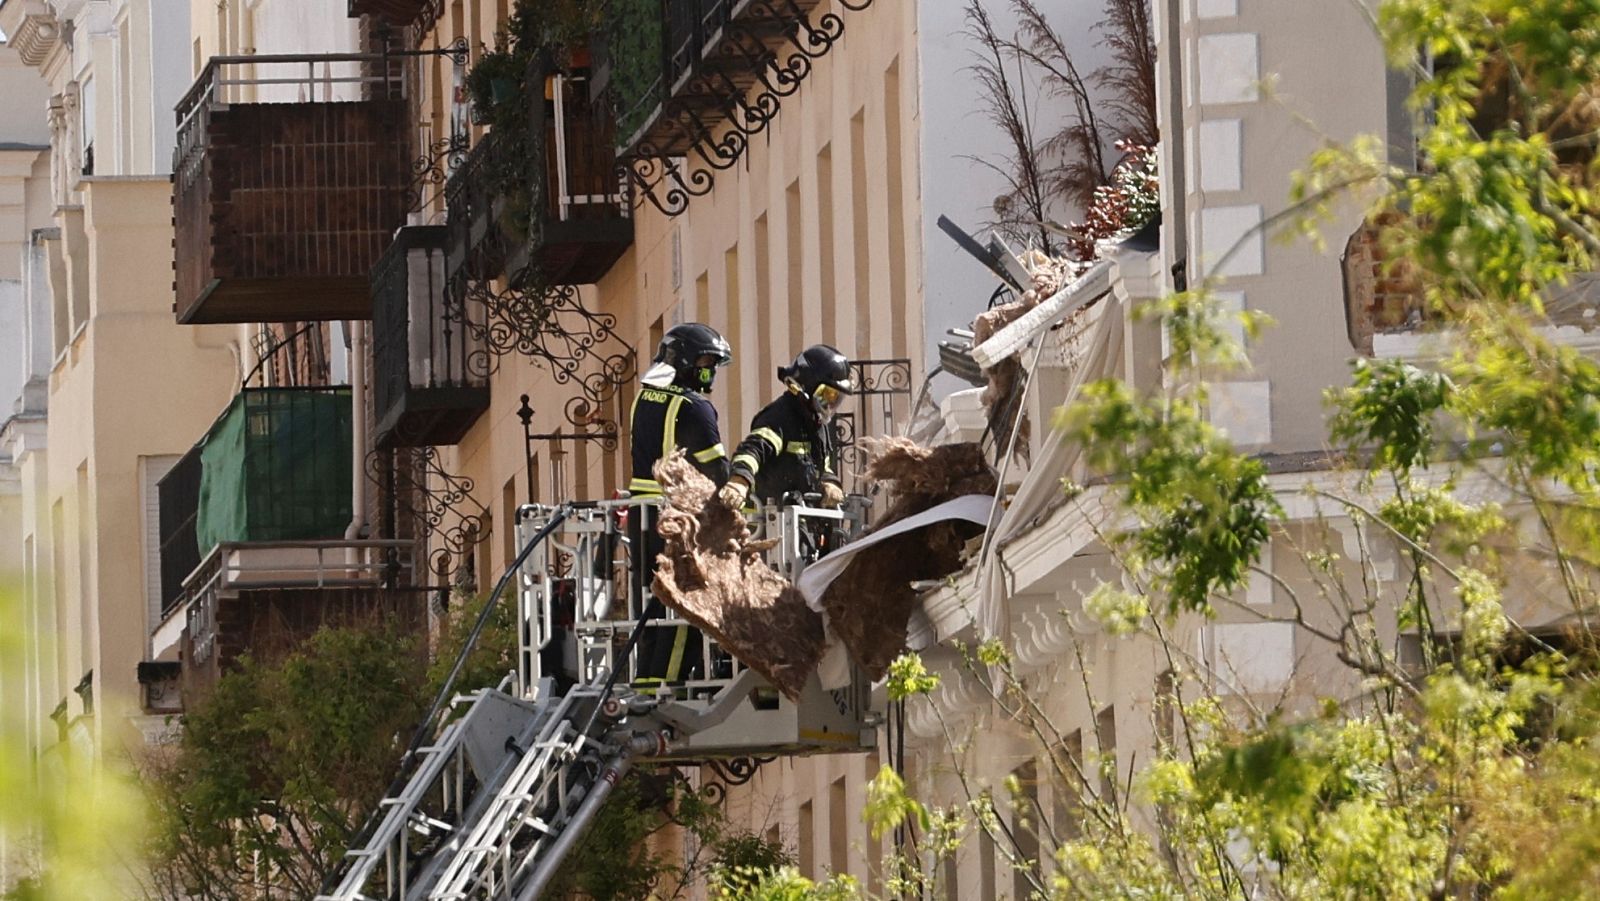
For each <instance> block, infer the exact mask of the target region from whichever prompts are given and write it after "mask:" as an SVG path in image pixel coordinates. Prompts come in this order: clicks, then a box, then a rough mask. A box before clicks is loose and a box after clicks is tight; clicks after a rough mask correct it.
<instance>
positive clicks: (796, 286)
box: [783, 178, 816, 348]
mask: <svg viewBox="0 0 1600 901" xmlns="http://www.w3.org/2000/svg"><path fill="white" fill-rule="evenodd" d="M783 217H784V227H783V230H784V232H785V233H786V234H785V235H784V241H785V243H786V244H787V245H788V248H787V251H786V256H787V257H788V258H787V259H786V260H785V261H784V264H785V265H784V268H785V269H786V270H788V272H787V275H788V279H787V281H788V284H787V286H786V290H785V292H784V294H785V296H784V303H785V304H787V305H788V307H789V346H790V347H792V348H799V347H802V346H805V345H809V344H812V343H814V342H812V341H811V339H810V338H807V337H806V336H805V329H806V323H807V320H810V322H811V324H812V327H813V328H815V327H816V318H815V317H814V316H807V315H806V313H807V312H808V311H810V310H813V309H814V307H812V305H810V304H808V303H806V296H805V247H804V239H803V237H802V235H803V234H804V232H803V231H802V228H803V225H802V217H801V210H800V179H798V178H797V179H795V180H794V181H792V182H790V183H789V188H788V190H786V191H784V192H783Z"/></svg>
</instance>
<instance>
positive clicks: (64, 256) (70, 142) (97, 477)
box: [8, 0, 238, 750]
mask: <svg viewBox="0 0 1600 901" xmlns="http://www.w3.org/2000/svg"><path fill="white" fill-rule="evenodd" d="M151 2H152V0H126V2H123V3H117V4H104V5H101V4H95V5H92V6H90V7H83V8H82V9H81V10H80V11H79V14H80V15H81V19H79V20H76V21H75V24H76V26H77V34H78V36H79V39H78V40H77V41H75V42H74V47H73V48H72V49H71V50H70V51H69V49H68V48H67V47H66V46H65V45H64V44H61V45H58V46H57V47H56V48H55V49H54V51H53V52H52V54H51V55H50V56H49V57H48V58H46V59H44V60H43V61H42V62H41V63H40V65H39V67H38V70H37V71H36V72H35V73H34V74H35V76H36V77H37V76H38V74H39V73H43V74H44V76H45V79H46V81H47V82H48V88H47V90H48V91H49V92H50V93H53V94H56V95H69V94H70V93H71V91H72V84H73V83H74V82H78V83H81V82H82V80H83V79H85V78H86V77H91V76H92V77H93V78H94V80H95V83H96V85H97V87H96V97H95V114H94V116H93V119H94V122H95V146H96V151H97V152H96V160H95V162H96V172H97V173H99V174H97V175H94V176H92V177H88V178H84V179H81V180H78V181H75V182H71V183H66V184H63V185H62V186H61V190H60V191H57V192H45V191H42V190H34V191H30V192H28V198H29V199H28V218H29V222H28V225H29V229H28V230H29V232H30V233H31V232H32V230H33V229H35V228H40V227H46V226H54V227H56V228H59V229H60V231H61V238H60V239H59V240H57V241H55V242H52V246H53V247H55V248H56V250H55V253H57V255H58V256H57V259H56V260H55V262H54V263H53V264H52V266H51V269H52V273H51V276H50V278H49V279H48V281H47V282H46V283H44V284H42V285H41V286H40V287H41V288H42V289H43V290H47V291H50V292H53V293H55V294H56V295H57V299H56V301H55V302H56V303H58V304H61V305H63V307H64V309H67V310H68V311H69V314H68V315H67V317H66V319H65V322H66V324H67V326H68V329H69V334H66V335H57V336H56V339H55V342H54V343H55V344H56V345H58V346H60V348H61V350H60V352H59V353H58V354H56V355H55V357H54V360H53V365H52V366H51V368H50V372H49V380H48V386H49V387H48V402H49V416H48V419H47V421H45V422H43V423H39V422H34V423H31V424H30V425H29V427H28V430H26V431H25V432H23V431H20V430H16V429H14V430H13V432H8V439H9V440H10V441H11V448H12V451H13V453H14V454H15V453H16V452H17V448H19V447H20V448H22V450H23V454H22V455H21V456H19V457H18V458H17V463H18V470H19V473H20V480H21V485H22V492H21V504H20V506H21V508H22V509H21V512H20V516H19V517H18V519H19V521H20V523H21V528H20V530H19V532H20V538H21V540H22V541H24V542H27V541H28V539H30V538H31V539H32V544H31V547H32V553H31V557H30V558H29V559H28V560H27V561H25V564H24V570H25V572H26V573H27V574H28V577H29V578H28V582H29V584H28V585H27V586H26V595H27V597H26V603H27V605H28V617H29V620H30V623H31V624H32V625H33V627H34V629H35V630H36V631H37V632H39V633H41V634H43V635H45V636H48V637H49V638H52V639H55V640H56V644H55V645H54V646H53V647H52V646H51V645H49V644H46V643H42V642H41V643H40V644H38V645H36V646H35V647H33V648H32V649H31V651H30V653H31V654H32V655H33V667H32V669H33V675H32V677H31V681H30V683H29V686H28V692H29V694H30V697H29V699H28V702H27V706H28V716H29V721H30V732H31V734H32V737H33V738H34V740H36V741H37V742H38V745H39V746H40V748H41V750H43V749H44V748H47V747H48V746H49V745H50V744H52V743H53V742H54V741H55V725H54V724H53V723H51V722H49V721H48V719H47V716H48V714H49V712H50V711H51V710H53V709H54V708H55V706H56V705H57V703H58V702H60V701H61V700H62V699H67V700H68V701H69V703H68V706H67V710H68V714H69V716H72V717H77V716H78V715H79V714H81V712H82V705H81V702H80V700H79V698H78V697H77V696H76V695H74V694H73V693H72V689H73V687H75V686H76V685H77V684H78V681H79V679H80V678H81V677H82V676H83V674H84V673H86V672H89V671H91V670H92V671H93V673H94V695H95V700H96V710H97V714H98V715H97V716H96V717H95V719H94V720H93V721H92V722H90V723H89V725H88V732H89V735H90V736H91V738H92V739H93V740H94V741H95V744H96V746H97V747H98V748H101V749H105V748H112V747H117V746H118V745H120V744H121V743H122V742H123V741H124V740H130V739H132V738H133V737H134V736H135V733H134V732H133V731H132V730H131V729H129V728H128V726H127V722H126V720H125V719H124V717H125V715H127V714H130V713H135V712H137V698H138V691H137V683H136V679H135V666H136V665H137V663H138V662H139V661H140V660H142V659H143V658H144V656H145V654H146V644H147V640H148V635H149V632H150V628H151V626H152V625H153V624H150V623H146V622H145V619H146V608H147V604H146V598H145V587H144V586H145V585H146V584H147V578H146V576H147V574H146V573H145V571H144V569H145V563H144V560H145V552H146V549H145V548H144V546H143V542H144V540H145V539H144V525H145V523H144V512H143V508H142V505H141V485H140V479H139V475H140V461H141V459H142V458H144V457H146V456H152V455H174V454H180V453H182V452H184V451H185V450H187V449H188V447H189V446H191V445H192V444H193V442H194V440H195V438H196V437H197V436H198V435H199V434H201V433H202V431H203V430H204V428H205V426H206V425H207V424H208V423H209V422H210V421H211V419H212V418H213V417H214V416H215V415H216V412H217V410H219V409H221V407H222V406H223V404H225V403H226V402H227V399H228V398H229V397H231V395H232V393H233V391H234V388H235V386H236V384H237V375H236V373H237V368H238V364H237V360H236V356H235V353H234V352H233V351H232V350H231V349H230V348H229V346H228V343H227V338H228V333H227V330H225V329H221V328H218V327H205V328H199V329H193V328H178V327H177V326H175V325H174V323H173V321H172V270H171V253H172V250H171V248H172V226H171V215H172V214H171V184H170V181H169V179H168V176H167V175H166V174H165V173H166V171H167V170H168V167H169V166H170V146H171V139H170V133H171V131H172V129H173V120H172V119H171V110H170V102H171V100H172V99H174V98H175V97H176V95H177V94H179V93H181V91H182V90H183V89H186V88H187V82H186V81H185V82H182V83H181V84H179V83H177V82H176V80H175V78H174V77H173V76H172V74H171V72H170V71H169V69H170V67H162V66H159V65H156V64H155V61H154V60H153V59H152V56H153V55H166V56H170V53H171V48H170V47H168V45H169V44H171V43H172V42H173V41H174V40H181V38H182V35H181V34H180V35H174V34H173V33H172V32H171V31H170V30H163V29H162V28H160V27H158V26H160V25H162V24H166V25H171V24H172V23H173V21H175V20H177V19H181V18H182V17H181V16H175V15H174V9H173V7H172V6H171V5H170V4H168V5H165V6H163V7H162V8H161V9H159V10H157V9H154V8H153V7H152V6H151ZM157 19H159V20H160V21H159V22H158V21H157ZM179 77H184V75H183V73H180V74H179ZM123 91H125V92H127V94H128V96H119V92H123ZM31 106H32V108H33V111H34V113H35V114H36V115H38V116H39V117H41V119H42V118H43V117H44V115H45V105H44V103H43V102H42V101H40V102H36V103H34V104H31ZM78 123H79V119H78V118H77V117H76V116H75V114H74V113H73V112H72V110H71V109H70V108H69V109H68V110H67V115H66V116H65V119H64V122H63V127H62V128H61V129H60V130H58V131H56V132H54V133H52V134H51V138H52V140H53V142H54V143H55V145H56V146H55V148H54V149H53V150H52V155H53V156H55V157H57V158H58V159H60V158H61V157H62V156H63V155H67V156H70V155H72V154H74V153H76V151H77V148H78V143H79V142H78V139H77V137H76V130H77V128H78ZM163 145H164V146H165V147H167V148H168V150H167V151H166V152H161V148H162V147H163ZM53 168H54V169H55V171H56V172H57V173H60V172H63V171H66V172H69V173H70V172H72V171H74V170H73V167H72V166H67V165H57V166H55V167H53ZM36 171H37V170H36ZM130 172H131V173H134V174H126V173H130ZM138 173H146V174H138ZM151 173H153V174H151ZM37 181H38V180H37V179H35V182H36V183H37ZM62 200H66V201H68V203H67V205H64V206H55V207H53V208H52V205H54V204H58V203H60V202H61V201H62ZM40 325H42V326H43V327H44V328H50V323H49V321H48V320H46V321H45V322H43V323H40ZM19 436H20V437H19ZM46 447H49V448H51V449H53V450H54V453H49V452H47V451H46V450H45V448H46ZM58 538H59V540H57V539H58ZM10 544H14V542H11V543H8V549H9V546H10Z"/></svg>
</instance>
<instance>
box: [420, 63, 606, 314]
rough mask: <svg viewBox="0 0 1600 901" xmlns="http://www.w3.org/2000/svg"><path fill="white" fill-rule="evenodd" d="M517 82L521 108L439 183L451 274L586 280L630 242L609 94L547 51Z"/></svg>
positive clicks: (586, 74)
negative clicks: (446, 212) (523, 90)
mask: <svg viewBox="0 0 1600 901" xmlns="http://www.w3.org/2000/svg"><path fill="white" fill-rule="evenodd" d="M524 84H525V88H526V94H527V96H526V97H524V98H522V100H521V101H520V102H521V103H522V104H524V105H525V108H523V109H519V110H518V111H517V113H518V114H517V115H513V116H506V117H504V118H502V119H501V120H499V121H497V123H496V126H495V128H494V129H493V130H492V131H491V132H490V133H489V134H488V135H487V136H486V137H485V138H484V139H483V140H482V141H480V142H479V144H478V146H477V147H475V148H473V150H472V152H471V153H470V154H469V155H468V157H467V159H466V161H465V163H463V164H462V165H461V166H460V167H459V168H457V169H456V170H455V172H454V173H453V174H452V175H451V177H450V179H449V182H448V183H447V184H446V187H445V200H446V205H447V207H448V209H449V222H450V224H449V229H450V231H449V245H448V254H447V258H448V260H449V264H450V273H451V274H452V275H455V274H457V273H463V274H465V275H466V276H467V277H469V278H472V279H474V280H484V279H487V278H492V277H494V276H496V275H501V274H504V275H506V276H507V278H508V280H509V281H511V282H512V283H514V284H523V283H531V284H539V285H585V284H592V283H594V282H596V281H598V280H599V279H600V278H601V276H603V275H605V273H606V272H608V271H610V269H611V266H612V265H613V264H615V263H616V261H617V258H618V257H620V256H621V255H622V253H623V251H625V250H626V249H627V247H628V245H630V244H632V243H633V222H632V219H631V217H630V214H631V206H632V205H631V202H630V199H629V195H628V192H627V186H626V183H625V182H624V179H623V177H622V173H621V170H620V169H619V168H618V165H617V157H616V147H615V144H616V140H615V134H616V124H615V123H616V119H615V116H614V115H613V113H612V108H611V103H610V101H609V96H608V95H606V94H605V93H604V92H595V91H591V89H590V88H591V82H590V72H589V70H588V69H587V68H577V67H573V68H570V69H563V68H560V67H558V66H556V65H555V63H554V62H553V57H552V53H551V52H550V51H548V50H546V51H543V52H541V53H539V54H536V55H535V57H534V59H533V61H532V63H531V64H530V66H529V69H528V72H527V75H526V78H525V81H524Z"/></svg>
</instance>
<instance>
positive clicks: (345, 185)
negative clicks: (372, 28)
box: [173, 54, 409, 323]
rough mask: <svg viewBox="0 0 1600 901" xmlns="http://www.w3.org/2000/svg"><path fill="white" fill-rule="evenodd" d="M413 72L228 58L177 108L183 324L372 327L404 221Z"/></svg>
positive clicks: (379, 58)
mask: <svg viewBox="0 0 1600 901" xmlns="http://www.w3.org/2000/svg"><path fill="white" fill-rule="evenodd" d="M403 63H404V61H403V60H401V59H397V58H391V57H388V56H384V55H372V54H325V55H317V56H292V55H259V56H219V57H213V58H212V59H211V61H210V62H209V63H207V64H206V67H205V69H204V70H203V71H202V72H201V73H200V77H199V78H198V79H197V80H196V81H195V84H194V86H193V87H192V88H190V90H189V92H188V93H187V94H186V95H185V96H184V98H183V100H182V102H180V103H179V105H178V109H177V116H178V146H177V150H176V153H175V160H174V166H173V216H174V225H175V230H176V234H175V236H174V241H173V245H174V250H175V261H174V274H175V289H176V292H177V298H176V302H175V305H174V307H175V310H176V312H177V318H178V321H179V322H181V323H206V322H284V321H305V320H319V319H365V318H367V317H368V316H369V315H370V314H369V312H368V310H369V309H370V305H369V304H370V299H369V296H368V293H367V273H368V270H370V269H371V267H372V265H373V263H375V262H376V261H377V259H378V257H379V255H380V254H381V253H382V251H383V249H384V247H385V246H387V244H388V241H389V237H390V236H391V235H392V234H393V233H394V229H395V228H396V227H398V226H399V225H400V224H401V222H402V221H403V220H404V216H405V208H406V202H407V198H406V185H407V176H408V166H409V158H408V157H409V153H408V147H409V145H408V142H407V140H406V131H405V126H406V115H407V113H406V101H405V98H404V93H403V88H404V83H405V79H404V78H403V72H402V65H403Z"/></svg>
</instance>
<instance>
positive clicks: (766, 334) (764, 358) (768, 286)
mask: <svg viewBox="0 0 1600 901" xmlns="http://www.w3.org/2000/svg"><path fill="white" fill-rule="evenodd" d="M770 240H771V236H770V235H769V234H768V230H767V214H766V213H762V214H761V215H760V216H758V217H756V234H755V241H756V297H755V308H756V335H755V343H756V346H755V354H754V357H755V360H756V375H757V377H759V378H761V379H763V380H765V379H769V378H771V377H772V370H773V366H774V364H773V362H772V245H771V243H770ZM735 351H736V352H737V349H735ZM784 362H785V363H787V362H789V361H788V360H785V361H784ZM747 374H748V370H747Z"/></svg>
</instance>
